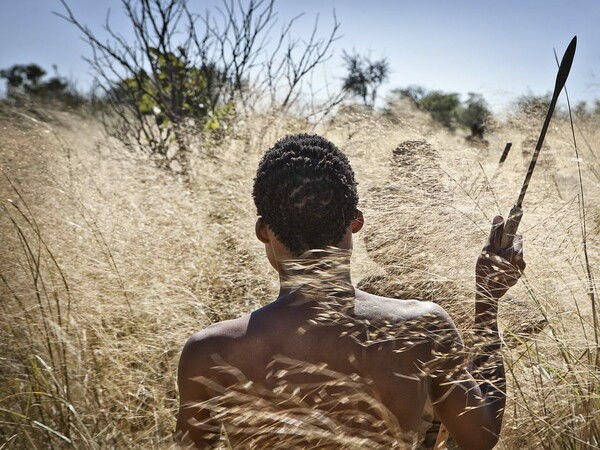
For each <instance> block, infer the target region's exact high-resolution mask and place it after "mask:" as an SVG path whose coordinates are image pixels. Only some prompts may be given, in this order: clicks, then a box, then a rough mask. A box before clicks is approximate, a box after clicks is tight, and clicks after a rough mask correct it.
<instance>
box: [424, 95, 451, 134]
mask: <svg viewBox="0 0 600 450" xmlns="http://www.w3.org/2000/svg"><path fill="white" fill-rule="evenodd" d="M460 105H461V103H460V97H459V95H458V94H456V93H445V92H442V91H430V92H428V93H426V94H425V95H423V96H422V97H421V99H420V100H419V103H418V106H419V108H421V109H424V110H425V111H427V112H429V114H430V115H431V117H432V118H433V119H434V120H435V121H436V122H439V123H441V124H442V125H444V126H445V127H446V128H448V129H450V130H453V129H454V127H455V124H456V122H457V121H458V109H459V107H460Z"/></svg>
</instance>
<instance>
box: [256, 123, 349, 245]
mask: <svg viewBox="0 0 600 450" xmlns="http://www.w3.org/2000/svg"><path fill="white" fill-rule="evenodd" d="M252 196H253V197H254V203H255V204H256V209H257V212H258V215H259V216H261V217H262V218H263V220H264V221H265V222H266V223H267V225H269V227H270V228H271V230H272V231H273V232H274V233H275V236H277V238H278V239H279V240H280V241H281V242H282V243H283V244H284V245H285V246H286V247H287V248H288V249H289V250H290V251H291V252H292V253H293V254H294V255H296V256H299V255H300V254H302V253H303V252H305V251H307V250H311V249H318V248H324V247H326V246H328V245H335V244H337V243H338V242H340V241H341V240H342V237H343V236H344V233H345V232H346V229H347V228H348V226H349V225H350V223H351V222H352V220H353V219H354V217H355V213H356V206H357V204H358V194H357V191H356V181H355V179H354V172H353V170H352V167H350V163H349V162H348V158H347V157H346V155H344V154H343V153H342V152H341V151H340V150H339V149H338V148H337V147H336V146H335V145H334V144H332V143H331V142H329V141H328V140H327V139H325V138H323V137H321V136H318V135H309V134H296V135H290V136H286V137H284V138H282V139H280V140H279V141H278V142H277V143H276V144H275V145H274V146H273V148H271V149H269V150H268V151H267V152H266V153H265V155H264V156H263V158H262V160H261V161H260V163H259V165H258V170H257V171H256V178H254V189H253V192H252Z"/></svg>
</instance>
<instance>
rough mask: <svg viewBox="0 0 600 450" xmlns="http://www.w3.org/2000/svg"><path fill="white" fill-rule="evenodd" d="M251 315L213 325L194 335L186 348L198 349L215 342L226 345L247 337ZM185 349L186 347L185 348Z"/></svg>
mask: <svg viewBox="0 0 600 450" xmlns="http://www.w3.org/2000/svg"><path fill="white" fill-rule="evenodd" d="M249 320H250V314H245V315H243V316H241V317H237V318H235V319H230V320H224V321H222V322H216V323H213V324H211V325H209V326H207V327H206V328H204V329H202V330H200V331H198V332H196V333H194V334H193V335H192V336H191V337H190V338H189V339H188V341H187V342H186V344H185V346H186V347H188V346H190V347H197V346H199V345H206V344H209V343H211V342H213V341H219V342H220V343H224V342H226V341H229V340H236V339H239V338H241V337H243V336H245V334H246V332H247V330H248V322H249ZM184 349H185V347H184Z"/></svg>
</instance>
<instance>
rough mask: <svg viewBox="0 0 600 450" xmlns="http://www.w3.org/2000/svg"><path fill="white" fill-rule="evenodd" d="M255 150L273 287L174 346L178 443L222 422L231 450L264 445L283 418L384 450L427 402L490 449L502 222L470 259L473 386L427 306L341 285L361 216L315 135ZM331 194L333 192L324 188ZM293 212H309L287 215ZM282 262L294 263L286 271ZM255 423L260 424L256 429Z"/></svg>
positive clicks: (300, 443) (503, 265)
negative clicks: (270, 297) (255, 303)
mask: <svg viewBox="0 0 600 450" xmlns="http://www.w3.org/2000/svg"><path fill="white" fill-rule="evenodd" d="M284 141H285V142H284ZM280 144H281V145H280ZM269 158H271V160H269ZM265 159H266V160H267V161H266V162H265V161H262V162H261V165H260V166H259V171H258V175H257V179H256V180H255V193H254V195H255V199H258V198H262V199H266V200H268V201H267V203H266V204H262V203H260V202H259V201H258V200H257V205H258V206H257V207H258V211H259V214H260V217H259V219H258V220H257V223H256V235H257V238H258V239H259V240H260V241H261V242H263V243H264V244H265V251H266V255H267V257H268V259H269V261H270V263H271V265H272V266H273V267H274V268H275V270H276V271H277V272H278V274H279V278H280V284H281V289H280V293H279V296H278V298H277V299H276V300H275V301H273V302H272V303H269V304H268V305H266V306H264V307H263V308H260V309H259V310H257V311H254V312H252V313H251V314H247V315H244V316H242V317H240V318H238V319H234V320H230V321H226V322H221V323H218V324H215V325H212V326H209V327H208V328H206V329H204V330H202V331H200V332H198V333H196V334H194V335H193V336H192V337H191V338H190V339H189V340H188V342H187V343H186V345H185V347H184V349H183V352H182V355H181V359H180V365H179V376H178V379H179V391H180V399H181V402H180V410H179V415H178V418H177V430H178V433H179V435H180V437H181V439H182V440H183V442H187V443H189V444H193V445H195V446H196V447H198V448H205V447H207V446H209V445H213V444H214V443H215V442H216V440H218V435H219V434H220V433H221V432H222V431H223V430H224V431H225V434H226V435H227V437H228V438H229V439H230V443H231V444H232V446H233V447H234V448H241V447H243V448H246V447H253V448H266V447H265V445H264V441H260V437H259V435H261V434H262V435H264V434H271V437H272V438H273V439H275V441H272V442H277V441H278V440H279V441H280V440H281V434H282V430H281V429H280V428H278V425H277V422H278V421H279V422H281V423H282V424H287V425H286V426H289V424H290V423H294V424H296V425H295V427H296V428H295V430H296V431H293V433H296V434H297V433H299V432H300V431H298V430H304V431H306V430H309V431H310V430H311V428H310V426H309V422H310V421H313V420H320V421H321V422H320V423H322V424H326V427H325V428H327V429H328V430H329V432H330V434H336V433H338V432H341V430H344V432H348V433H349V434H350V435H351V434H352V433H355V434H356V435H357V436H359V437H360V436H365V435H368V436H371V437H373V438H374V439H376V438H378V437H380V436H381V435H382V434H386V433H387V434H389V435H391V439H390V440H387V441H385V442H386V444H385V445H384V447H392V446H402V445H403V444H408V445H409V446H410V445H411V444H412V442H413V441H411V439H410V438H409V439H408V441H407V440H405V438H406V436H405V435H406V434H408V435H409V436H413V437H414V434H415V433H416V431H417V430H418V427H419V425H420V422H421V417H422V413H423V408H424V405H425V403H426V401H427V400H428V399H429V401H430V402H431V403H432V405H433V408H434V411H435V414H436V415H437V417H438V418H439V419H440V420H441V421H442V423H443V424H444V425H445V426H446V428H447V429H448V430H449V431H450V433H451V435H452V436H453V438H454V439H455V441H456V442H457V443H458V444H459V445H460V446H461V447H463V448H467V449H484V448H491V447H493V446H494V445H495V443H496V442H497V439H498V435H499V433H500V428H501V425H502V412H503V408H504V399H505V394H504V390H505V379H504V369H503V365H502V361H501V358H499V356H498V351H499V349H500V340H499V337H498V329H497V320H496V315H497V300H498V299H499V298H500V297H501V296H502V295H504V293H505V292H506V290H507V289H508V288H509V287H510V286H512V285H513V284H515V283H516V281H517V279H518V278H519V276H520V271H521V270H523V269H524V267H525V263H524V262H523V259H522V247H521V241H520V238H519V237H516V238H515V241H514V245H513V247H511V248H509V249H502V248H500V241H501V238H502V233H503V221H502V219H501V218H500V217H497V218H496V219H494V224H493V226H492V231H491V233H490V237H489V239H488V243H487V244H486V246H485V247H484V250H483V252H482V254H481V256H480V257H479V259H478V262H477V267H476V287H477V293H476V298H475V305H476V306H475V310H476V314H475V318H474V327H475V328H476V329H478V330H479V333H480V336H481V338H482V339H483V340H484V341H485V342H487V343H486V344H485V345H484V347H483V348H482V349H480V351H479V355H478V356H476V358H475V359H474V360H473V361H471V362H470V364H471V367H472V368H475V369H478V372H479V374H478V378H479V380H477V381H476V380H475V379H474V378H473V376H472V375H471V374H470V373H469V371H468V370H467V363H468V362H467V361H466V358H465V355H464V354H463V351H462V348H463V344H462V341H461V339H460V336H459V333H458V332H457V330H456V327H455V326H454V323H453V322H452V320H451V319H450V317H449V316H448V315H447V313H446V312H445V311H444V310H443V309H442V308H441V307H439V306H437V305H435V304H433V303H429V302H420V301H415V300H396V299H389V298H383V297H378V296H374V295H370V294H367V293H365V292H362V291H359V290H355V289H354V288H353V287H352V283H351V276H350V264H349V261H350V260H349V258H350V254H351V250H352V235H353V234H354V233H356V232H358V231H359V230H360V229H361V228H362V225H363V222H364V219H363V216H362V213H361V212H360V211H359V210H358V209H356V200H357V197H356V191H355V182H354V181H353V173H352V172H351V169H349V166H347V161H345V159H344V157H343V154H340V152H339V150H337V148H335V147H334V146H333V144H331V143H329V142H328V141H325V140H323V139H322V138H320V137H317V136H308V135H299V136H292V137H290V139H289V141H286V140H285V139H284V140H282V141H280V142H279V143H278V144H277V145H276V147H274V149H271V150H270V151H269V152H267V154H266V156H265ZM294 165H296V166H297V167H294ZM307 167H308V169H307ZM332 167H333V173H332ZM269 177H271V178H269ZM273 177H275V178H273ZM263 178H264V179H266V180H267V181H264V180H263ZM338 182H339V184H340V185H339V186H337V185H336V183H338ZM286 183H287V184H289V186H287V187H286ZM319 183H321V184H323V186H322V187H321V188H319V189H315V186H316V185H319ZM338 190H339V192H340V195H339V198H337V199H336V198H335V197H334V194H332V193H335V192H337V191H338ZM352 198H353V200H348V199H352ZM307 199H310V201H307ZM273 202H275V204H273ZM336 202H340V203H344V202H346V203H348V205H346V206H345V208H346V210H343V209H342V210H341V211H340V212H339V213H337V214H334V213H331V212H330V211H331V210H332V208H333V210H334V211H335V210H336V209H335V208H337V207H338V205H337V204H336ZM342 207H344V206H343V205H342ZM290 208H291V209H290ZM338 209H339V208H338ZM272 210H274V211H276V212H277V214H275V215H274V214H273V211H272ZM350 211H352V214H350V213H349V212H350ZM279 216H281V217H283V218H284V219H285V220H284V221H283V222H282V223H281V224H280V223H279V222H278V218H279ZM304 216H307V217H309V218H310V220H309V221H307V222H305V223H303V222H301V221H300V222H299V223H297V224H296V223H295V222H298V218H299V217H304ZM289 218H292V220H291V221H290V219H289ZM336 220H337V221H338V222H336ZM330 222H331V223H330ZM315 223H316V224H317V225H318V226H315ZM290 230H291V231H290ZM328 230H329V231H328ZM338 230H341V232H339V231H338ZM320 232H322V233H323V236H322V240H320V241H319V240H318V239H319V238H321V236H319V235H318V234H317V235H316V238H317V240H315V233H320ZM290 233H291V234H290ZM331 244H335V245H334V247H335V248H336V249H338V250H339V251H340V252H341V255H342V257H341V259H340V258H334V259H331V257H332V256H339V255H337V254H336V252H337V250H336V251H334V250H319V251H316V252H315V251H312V250H311V251H309V252H307V250H310V249H313V248H321V249H324V248H326V247H327V246H328V245H331ZM328 248H329V247H328ZM302 252H304V253H303V256H302V258H300V260H298V256H299V255H300V253H302ZM306 255H308V256H306ZM290 261H296V263H297V264H300V272H296V271H295V269H293V268H292V266H293V265H290ZM298 261H299V262H298ZM314 261H316V262H317V263H316V265H314V264H313V262H314ZM305 263H307V264H305ZM315 268H316V269H315ZM298 273H300V275H301V276H298ZM269 402H270V403H269ZM273 408H274V409H273ZM274 410H276V412H277V414H275V413H274V412H273V411H274ZM244 411H246V413H244ZM248 411H251V413H250V414H248V413H247V412H248ZM300 411H302V414H304V416H301V417H300V418H299V416H298V414H299V413H300ZM267 419H269V420H271V421H272V422H273V424H272V425H270V426H267V427H265V426H264V423H265V420H267ZM282 426H283V425H282ZM287 430H288V432H290V429H289V428H287ZM304 431H302V432H304ZM369 433H370V434H369ZM283 434H285V433H283ZM296 437H297V436H296ZM316 437H317V441H318V442H322V440H319V439H321V438H320V437H319V435H317V436H316ZM334 437H335V436H334ZM310 438H311V436H309V435H308V434H307V435H304V436H300V438H298V439H299V440H298V439H296V440H295V447H300V448H302V447H305V446H306V445H305V443H306V442H308V441H310ZM303 439H304V440H303ZM334 441H335V439H334ZM258 442H262V444H258ZM275 447H276V446H275V445H272V444H269V448H275ZM337 447H343V445H338V446H337ZM279 448H293V447H290V446H289V445H287V446H286V445H284V446H283V447H279ZM321 448H322V447H321Z"/></svg>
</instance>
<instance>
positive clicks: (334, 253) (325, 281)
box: [279, 248, 354, 297]
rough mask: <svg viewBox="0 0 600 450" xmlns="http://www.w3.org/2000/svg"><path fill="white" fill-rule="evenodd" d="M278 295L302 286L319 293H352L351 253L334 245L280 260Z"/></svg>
mask: <svg viewBox="0 0 600 450" xmlns="http://www.w3.org/2000/svg"><path fill="white" fill-rule="evenodd" d="M279 282H280V290H279V295H280V297H281V296H282V295H286V294H289V293H291V292H292V291H295V290H298V289H303V290H306V291H312V292H314V293H317V294H319V296H321V295H322V294H326V295H327V294H336V295H337V294H338V293H339V294H349V293H352V294H354V287H353V286H352V277H351V272H350V252H349V251H347V250H341V249H337V248H329V249H324V250H311V251H309V252H306V253H304V254H303V255H301V256H300V257H298V258H296V259H293V260H288V261H284V262H282V264H281V265H280V270H279Z"/></svg>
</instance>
